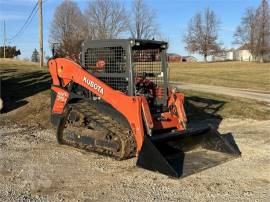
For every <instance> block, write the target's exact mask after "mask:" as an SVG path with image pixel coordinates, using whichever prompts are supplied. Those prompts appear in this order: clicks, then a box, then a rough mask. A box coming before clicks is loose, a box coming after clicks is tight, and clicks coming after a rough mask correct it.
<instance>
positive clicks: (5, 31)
mask: <svg viewBox="0 0 270 202" xmlns="http://www.w3.org/2000/svg"><path fill="white" fill-rule="evenodd" d="M4 58H6V22H5V20H4Z"/></svg>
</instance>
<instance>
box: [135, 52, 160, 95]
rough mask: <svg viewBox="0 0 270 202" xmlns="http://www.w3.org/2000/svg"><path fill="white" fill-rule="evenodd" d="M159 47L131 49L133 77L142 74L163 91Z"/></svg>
mask: <svg viewBox="0 0 270 202" xmlns="http://www.w3.org/2000/svg"><path fill="white" fill-rule="evenodd" d="M161 53H162V52H161V51H160V49H146V50H133V51H132V62H133V64H134V75H135V77H138V76H144V75H146V78H147V79H149V80H151V81H153V82H154V83H156V84H157V85H158V86H159V87H160V90H161V91H163V90H164V89H163V86H164V78H163V76H164V75H163V72H162V60H161Z"/></svg>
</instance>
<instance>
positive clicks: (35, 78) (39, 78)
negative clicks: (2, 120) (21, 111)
mask: <svg viewBox="0 0 270 202" xmlns="http://www.w3.org/2000/svg"><path fill="white" fill-rule="evenodd" d="M1 77H2V79H1V97H2V99H3V101H4V108H3V109H2V112H4V113H6V112H10V111H12V110H15V109H17V108H19V107H22V106H24V105H25V104H27V101H26V100H24V99H25V98H27V97H30V96H33V95H35V94H37V93H39V92H42V91H44V90H47V89H49V88H50V75H49V73H47V72H44V71H40V70H37V71H34V72H20V71H18V70H16V69H4V70H1Z"/></svg>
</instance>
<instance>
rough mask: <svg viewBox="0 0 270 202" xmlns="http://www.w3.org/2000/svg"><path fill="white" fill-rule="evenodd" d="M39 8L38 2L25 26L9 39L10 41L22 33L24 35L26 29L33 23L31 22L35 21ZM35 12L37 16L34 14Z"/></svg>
mask: <svg viewBox="0 0 270 202" xmlns="http://www.w3.org/2000/svg"><path fill="white" fill-rule="evenodd" d="M37 6H38V2H37V3H36V4H35V6H34V7H33V9H32V11H31V12H30V14H29V16H28V18H27V19H26V21H25V23H24V24H23V26H22V27H21V29H20V30H19V31H18V32H17V33H16V34H15V35H14V36H13V37H11V38H10V39H9V41H12V40H14V39H15V38H16V37H17V36H18V35H19V34H20V33H22V32H23V31H24V30H25V29H26V27H28V25H29V24H30V23H31V21H32V20H33V17H34V16H35V15H36V13H37V10H38V9H37ZM34 12H35V14H33V13H34Z"/></svg>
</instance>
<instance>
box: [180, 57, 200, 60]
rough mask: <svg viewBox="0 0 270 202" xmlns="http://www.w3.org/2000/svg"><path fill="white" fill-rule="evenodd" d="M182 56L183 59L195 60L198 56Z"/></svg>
mask: <svg viewBox="0 0 270 202" xmlns="http://www.w3.org/2000/svg"><path fill="white" fill-rule="evenodd" d="M182 58H183V59H188V58H192V59H194V60H197V58H195V57H194V56H183V57H182Z"/></svg>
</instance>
